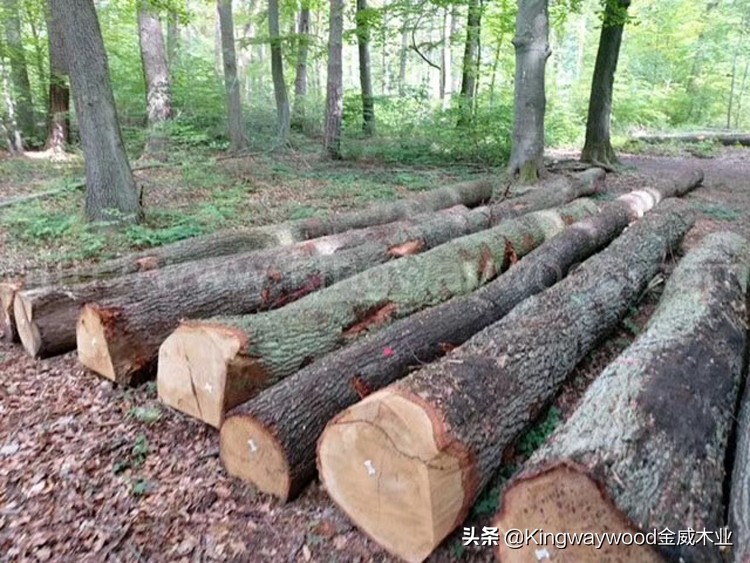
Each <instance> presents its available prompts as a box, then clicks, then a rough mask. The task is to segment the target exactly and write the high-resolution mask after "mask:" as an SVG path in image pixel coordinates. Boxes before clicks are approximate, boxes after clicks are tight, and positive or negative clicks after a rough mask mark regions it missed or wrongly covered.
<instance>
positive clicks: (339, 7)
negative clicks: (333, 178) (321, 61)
mask: <svg viewBox="0 0 750 563" xmlns="http://www.w3.org/2000/svg"><path fill="white" fill-rule="evenodd" d="M330 5H331V12H330V18H329V19H330V23H329V32H328V81H327V86H326V128H325V141H324V143H325V145H324V146H325V150H326V153H327V154H328V156H329V157H330V158H333V159H339V158H341V126H342V120H343V112H344V88H343V82H342V81H343V70H342V53H343V33H344V2H343V0H330Z"/></svg>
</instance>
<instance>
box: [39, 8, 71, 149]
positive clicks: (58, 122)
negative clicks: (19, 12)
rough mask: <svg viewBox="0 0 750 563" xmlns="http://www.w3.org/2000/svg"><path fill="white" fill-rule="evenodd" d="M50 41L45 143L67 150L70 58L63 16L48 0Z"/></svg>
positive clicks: (48, 39) (68, 138)
mask: <svg viewBox="0 0 750 563" xmlns="http://www.w3.org/2000/svg"><path fill="white" fill-rule="evenodd" d="M47 12H48V16H47V44H48V50H49V61H50V62H49V106H48V115H47V120H48V121H47V142H46V143H45V145H44V147H45V149H46V150H49V151H52V152H54V153H58V154H59V153H63V152H65V149H66V146H67V145H68V144H69V143H70V87H69V86H68V78H67V75H68V61H67V58H66V55H65V45H64V43H63V31H62V29H61V28H60V18H56V17H54V15H53V14H52V9H51V0H47Z"/></svg>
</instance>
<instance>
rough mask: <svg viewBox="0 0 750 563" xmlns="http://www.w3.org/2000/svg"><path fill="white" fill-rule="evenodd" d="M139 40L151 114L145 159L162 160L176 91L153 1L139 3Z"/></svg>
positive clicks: (147, 0) (148, 108)
mask: <svg viewBox="0 0 750 563" xmlns="http://www.w3.org/2000/svg"><path fill="white" fill-rule="evenodd" d="M138 40H139V44H140V48H141V61H142V64H143V76H144V78H145V80H146V108H147V112H148V140H147V142H146V147H145V149H144V156H146V157H151V158H157V159H162V158H164V157H165V156H166V155H165V152H166V150H167V147H166V144H167V137H166V133H165V131H164V130H163V129H164V123H165V122H167V121H169V120H170V119H171V118H172V88H171V83H170V79H169V65H168V63H167V52H166V49H165V47H164V33H163V32H162V29H161V21H159V18H158V17H157V16H156V14H155V13H154V12H153V7H152V6H151V4H150V0H140V2H139V6H138Z"/></svg>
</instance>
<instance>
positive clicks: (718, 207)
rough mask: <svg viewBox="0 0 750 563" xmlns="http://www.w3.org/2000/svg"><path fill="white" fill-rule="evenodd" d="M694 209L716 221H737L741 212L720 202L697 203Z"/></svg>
mask: <svg viewBox="0 0 750 563" xmlns="http://www.w3.org/2000/svg"><path fill="white" fill-rule="evenodd" d="M695 209H696V210H698V211H700V212H701V213H703V214H704V215H708V216H709V217H712V218H714V219H717V220H718V221H737V220H738V219H741V218H742V213H740V212H739V211H736V210H734V209H730V208H729V207H726V206H725V205H722V204H720V203H704V204H698V205H695Z"/></svg>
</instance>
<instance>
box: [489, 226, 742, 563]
mask: <svg viewBox="0 0 750 563" xmlns="http://www.w3.org/2000/svg"><path fill="white" fill-rule="evenodd" d="M748 274H750V246H749V245H748V243H747V241H746V240H745V239H743V238H742V237H740V236H739V235H736V234H731V233H715V234H712V235H709V236H707V237H706V238H705V239H704V240H703V241H702V242H701V244H700V246H699V247H697V248H696V249H695V250H692V251H690V252H689V253H688V254H687V256H685V258H684V259H683V260H682V261H681V262H680V263H679V265H678V266H677V268H676V269H675V271H674V272H673V274H672V275H671V277H670V278H669V280H668V281H667V284H666V287H665V288H664V294H663V296H662V298H661V301H660V303H659V306H658V308H657V310H656V312H655V313H654V315H653V316H652V318H651V320H650V321H649V324H648V326H647V329H646V332H644V333H643V334H642V335H641V336H639V337H638V339H637V340H636V341H635V342H634V343H633V344H632V345H631V346H630V347H629V348H628V349H627V350H626V351H625V352H623V353H622V354H621V355H620V356H619V357H618V358H617V359H616V360H615V361H614V362H612V363H611V364H610V365H609V366H608V367H607V368H606V369H605V370H604V371H603V372H602V374H601V375H600V376H599V377H598V378H597V379H596V380H595V381H594V382H593V383H592V385H591V387H590V388H589V389H588V391H587V392H586V394H585V395H584V397H583V399H582V400H581V402H580V405H579V406H578V408H577V409H576V411H575V413H574V414H573V415H572V416H571V418H570V419H569V420H568V421H567V422H566V423H565V425H564V426H563V427H561V428H560V429H559V430H558V431H557V432H556V433H555V434H554V435H553V436H552V438H551V439H550V441H549V442H548V443H547V444H546V445H544V446H542V448H541V449H540V450H538V451H537V452H536V453H535V454H534V455H533V456H532V458H531V459H530V460H529V462H528V463H527V464H526V466H525V467H524V469H523V471H522V472H521V474H520V475H519V476H518V477H517V478H515V479H514V481H513V483H512V484H511V485H510V486H509V487H508V488H507V489H506V491H505V493H504V494H503V500H502V507H501V510H500V512H499V515H498V518H497V525H498V527H499V528H500V536H501V537H502V535H503V533H504V532H505V530H508V529H510V528H516V527H517V528H521V529H524V528H530V529H535V528H543V529H544V531H545V532H551V533H556V532H558V531H565V532H596V531H598V532H605V531H606V532H614V533H617V532H630V533H633V532H636V531H640V532H650V531H652V530H654V529H657V530H659V531H661V530H664V529H665V528H669V529H671V530H674V531H677V530H687V529H688V528H692V529H694V530H698V531H700V530H704V529H707V530H709V531H710V533H711V536H710V537H709V541H708V542H705V544H704V542H700V541H699V542H697V543H696V544H695V545H673V546H666V545H662V546H659V547H651V546H645V547H638V546H630V547H629V548H628V547H624V546H621V545H607V544H605V545H604V546H602V548H601V549H595V548H593V547H591V546H569V547H568V548H567V549H566V550H565V557H568V558H573V559H575V560H576V561H580V562H581V563H588V562H590V563H594V562H600V561H614V560H627V561H695V562H699V561H704V562H709V561H715V562H720V561H724V559H723V557H722V555H721V553H720V551H719V547H718V546H716V545H715V544H714V540H715V538H714V535H713V534H714V532H716V531H718V530H719V529H720V528H721V527H722V526H723V520H724V518H723V516H724V506H723V503H722V486H723V482H724V479H725V467H724V463H725V457H726V453H727V452H726V450H727V445H728V441H729V434H730V430H731V428H732V424H733V421H734V416H733V413H734V407H735V404H736V403H737V396H738V393H739V388H740V382H741V379H742V370H743V363H744V355H745V344H746V329H747V322H746V313H747V311H746V307H745V299H746V295H747V283H748ZM745 470H746V467H745V468H743V471H745ZM744 510H747V503H745V507H744ZM740 529H742V528H741V527H740ZM548 551H549V552H550V559H553V560H554V559H555V557H556V556H557V555H558V554H557V553H556V551H557V550H556V549H555V547H554V546H551V547H549V548H548ZM498 555H499V556H500V559H501V560H502V561H508V562H520V561H528V560H529V558H531V557H533V546H528V547H526V548H522V549H519V550H509V549H507V547H504V546H502V545H501V546H500V548H499V552H498ZM560 555H561V552H560ZM737 560H738V559H735V561H737ZM739 560H740V561H741V560H742V559H739Z"/></svg>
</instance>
